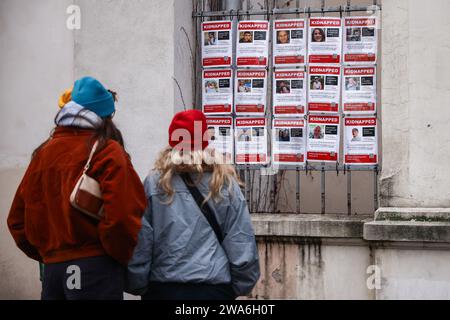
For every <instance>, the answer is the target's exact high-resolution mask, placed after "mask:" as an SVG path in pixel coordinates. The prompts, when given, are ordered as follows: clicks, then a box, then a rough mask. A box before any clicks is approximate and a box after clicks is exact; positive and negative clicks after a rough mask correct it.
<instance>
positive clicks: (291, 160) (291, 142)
mask: <svg viewBox="0 0 450 320" xmlns="http://www.w3.org/2000/svg"><path fill="white" fill-rule="evenodd" d="M305 160H306V134H305V120H304V119H293V118H292V119H277V118H275V119H274V120H273V122H272V162H273V163H274V164H278V165H302V164H304V163H305Z"/></svg>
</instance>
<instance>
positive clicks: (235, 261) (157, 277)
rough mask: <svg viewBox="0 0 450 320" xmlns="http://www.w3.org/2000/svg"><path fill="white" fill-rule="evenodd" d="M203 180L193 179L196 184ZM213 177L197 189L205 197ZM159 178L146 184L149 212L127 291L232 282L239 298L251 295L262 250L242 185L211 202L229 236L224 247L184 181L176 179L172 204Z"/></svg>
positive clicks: (153, 176) (154, 175)
mask: <svg viewBox="0 0 450 320" xmlns="http://www.w3.org/2000/svg"><path fill="white" fill-rule="evenodd" d="M197 178H198V176H196V175H194V174H193V175H192V179H193V180H194V181H197ZM210 179H211V173H205V174H204V175H203V177H202V180H201V182H200V183H199V184H198V185H197V188H198V189H199V190H200V192H201V193H202V194H203V196H204V197H205V198H206V196H207V194H208V192H209V186H208V185H209V181H210ZM158 180H159V174H158V173H156V172H154V173H152V174H150V175H149V176H148V177H147V178H146V180H145V182H144V186H145V191H146V194H147V198H148V207H147V209H146V212H145V214H144V217H143V220H142V229H141V231H140V233H139V236H138V245H137V247H136V248H135V251H134V255H133V257H132V259H131V261H130V262H129V266H128V275H127V289H126V291H127V292H129V293H132V294H138V295H139V294H144V293H145V292H146V290H147V286H148V283H149V281H157V282H175V283H207V284H227V283H231V285H232V287H233V290H234V292H235V294H236V295H237V296H240V295H246V294H249V293H250V292H251V290H252V289H253V287H254V286H255V284H256V282H257V280H258V279H259V276H260V268H259V258H258V251H257V248H256V242H255V235H254V231H253V227H252V223H251V219H250V214H249V212H248V208H247V203H246V201H245V198H244V196H243V194H242V192H241V189H240V187H239V185H238V183H237V182H234V183H233V186H232V188H231V191H230V192H228V190H227V187H224V188H223V190H222V195H223V199H222V200H220V201H219V202H215V201H214V200H209V201H208V203H209V205H210V207H211V209H212V210H213V212H214V214H215V217H216V219H217V221H218V223H219V225H220V227H221V230H222V233H223V235H224V240H223V242H222V245H220V244H219V241H218V239H217V237H216V235H215V233H214V231H213V229H212V228H211V226H210V225H209V223H208V221H207V220H206V218H205V216H204V215H203V214H202V212H201V211H200V209H199V207H198V205H197V203H196V202H195V200H194V199H193V197H192V196H191V194H190V193H189V190H188V189H187V187H186V185H185V184H184V182H183V180H182V179H181V178H180V177H179V176H178V175H176V176H174V177H173V179H172V186H173V188H174V191H175V193H174V196H173V202H172V203H170V204H169V205H168V204H165V203H164V202H167V196H166V195H165V193H164V191H163V190H162V189H161V188H159V187H158Z"/></svg>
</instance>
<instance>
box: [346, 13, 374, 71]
mask: <svg viewBox="0 0 450 320" xmlns="http://www.w3.org/2000/svg"><path fill="white" fill-rule="evenodd" d="M377 53H378V19H377V17H374V16H370V17H367V16H366V17H346V18H344V63H346V64H368V63H369V64H370V63H376V61H377Z"/></svg>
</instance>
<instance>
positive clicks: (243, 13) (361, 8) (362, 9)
mask: <svg viewBox="0 0 450 320" xmlns="http://www.w3.org/2000/svg"><path fill="white" fill-rule="evenodd" d="M377 6H378V10H382V7H381V5H379V4H378V5H377ZM367 9H368V6H360V5H354V6H349V7H347V8H346V10H345V11H346V12H365V11H367ZM342 11H344V7H343V6H334V7H326V8H323V10H322V8H313V7H305V9H299V8H284V9H277V8H274V9H272V10H245V11H240V12H239V13H238V12H235V11H202V12H194V13H193V14H192V17H193V18H199V17H202V16H203V17H220V16H225V17H226V16H264V15H274V14H299V13H302V14H303V13H304V12H308V13H322V12H323V13H340V12H342Z"/></svg>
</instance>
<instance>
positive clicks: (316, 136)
mask: <svg viewBox="0 0 450 320" xmlns="http://www.w3.org/2000/svg"><path fill="white" fill-rule="evenodd" d="M340 119H341V118H340V117H339V116H327V115H325V116H320V115H310V116H309V117H308V152H307V160H308V161H320V162H337V161H338V160H339V137H340V128H339V126H340Z"/></svg>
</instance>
